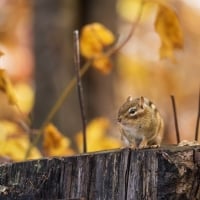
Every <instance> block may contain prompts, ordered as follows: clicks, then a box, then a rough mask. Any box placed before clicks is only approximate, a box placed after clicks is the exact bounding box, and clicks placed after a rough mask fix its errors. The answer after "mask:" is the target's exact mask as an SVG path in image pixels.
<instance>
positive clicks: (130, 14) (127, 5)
mask: <svg viewBox="0 0 200 200" xmlns="http://www.w3.org/2000/svg"><path fill="white" fill-rule="evenodd" d="M141 6H142V7H141ZM140 9H142V17H141V19H140V21H144V20H147V19H149V18H150V15H151V14H152V13H153V12H154V10H155V9H156V6H155V4H153V3H151V1H148V3H144V0H118V1H117V12H118V14H119V16H120V17H122V18H123V19H125V20H127V21H130V22H131V23H133V21H135V20H136V19H137V18H138V14H139V12H140Z"/></svg>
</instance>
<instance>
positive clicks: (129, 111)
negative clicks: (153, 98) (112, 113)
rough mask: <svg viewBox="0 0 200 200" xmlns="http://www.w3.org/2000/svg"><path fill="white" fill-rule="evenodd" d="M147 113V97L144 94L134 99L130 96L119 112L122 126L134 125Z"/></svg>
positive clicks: (119, 120)
mask: <svg viewBox="0 0 200 200" xmlns="http://www.w3.org/2000/svg"><path fill="white" fill-rule="evenodd" d="M145 113H147V99H146V98H144V97H143V96H141V97H139V98H136V99H133V98H132V97H128V98H127V100H126V102H125V103H124V104H123V105H122V106H121V107H120V109H119V112H118V123H119V124H120V125H122V126H130V127H133V126H134V125H135V124H138V123H139V122H140V121H141V119H142V118H143V116H145V115H146V114H145Z"/></svg>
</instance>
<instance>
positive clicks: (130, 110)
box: [128, 107, 137, 116]
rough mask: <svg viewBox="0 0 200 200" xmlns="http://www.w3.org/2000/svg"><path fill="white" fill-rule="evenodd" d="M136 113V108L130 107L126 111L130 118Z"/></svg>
mask: <svg viewBox="0 0 200 200" xmlns="http://www.w3.org/2000/svg"><path fill="white" fill-rule="evenodd" d="M136 111H137V109H136V107H131V108H129V109H128V113H129V114H130V115H131V116H133V115H135V113H136Z"/></svg>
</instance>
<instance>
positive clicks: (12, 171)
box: [0, 146, 200, 200]
mask: <svg viewBox="0 0 200 200" xmlns="http://www.w3.org/2000/svg"><path fill="white" fill-rule="evenodd" d="M199 183H200V146H192V147H174V146H170V147H162V148H158V149H141V150H130V149H123V150H112V151H106V152H97V153H89V154H82V155H77V156H73V157H62V158H45V159H41V160H33V161H27V162H21V163H13V164H3V165H1V166H0V199H91V200H95V199H101V200H102V199H108V200H110V199H113V200H125V199H134V200H140V199H141V200H156V199H159V200H164V199H166V200H168V199H176V200H178V199H180V200H187V199H188V200H198V199H200V186H199Z"/></svg>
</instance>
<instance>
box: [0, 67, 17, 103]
mask: <svg viewBox="0 0 200 200" xmlns="http://www.w3.org/2000/svg"><path fill="white" fill-rule="evenodd" d="M0 90H1V91H2V92H4V93H5V94H6V96H7V98H8V101H9V103H10V104H11V105H16V104H17V100H16V96H15V93H14V89H13V86H12V83H11V81H10V79H9V77H8V75H7V73H6V71H5V70H4V69H0Z"/></svg>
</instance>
